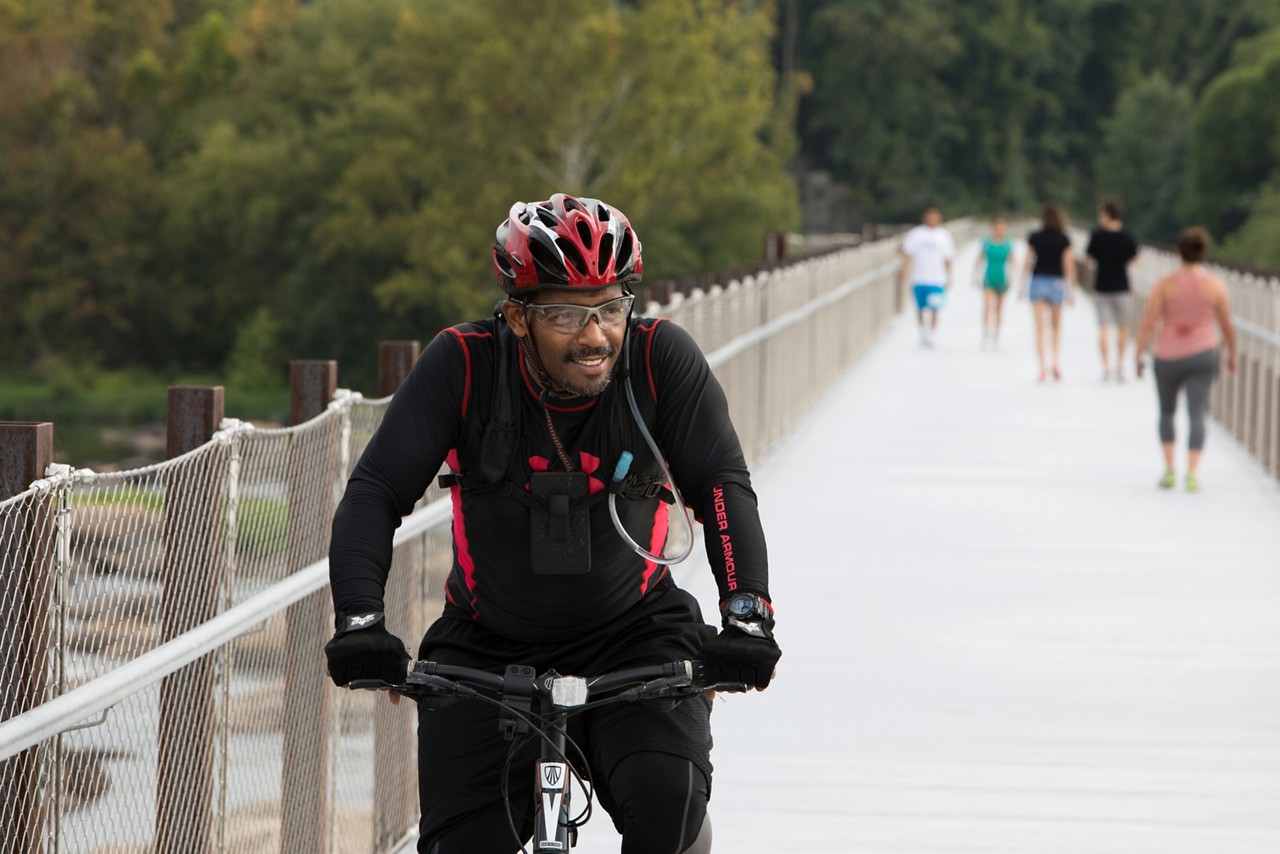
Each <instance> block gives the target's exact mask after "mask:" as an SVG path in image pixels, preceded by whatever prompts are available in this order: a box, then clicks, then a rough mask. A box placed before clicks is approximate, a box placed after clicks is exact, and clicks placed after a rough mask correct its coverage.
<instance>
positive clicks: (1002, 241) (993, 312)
mask: <svg viewBox="0 0 1280 854" xmlns="http://www.w3.org/2000/svg"><path fill="white" fill-rule="evenodd" d="M1007 228H1008V223H1006V222H1005V219H1004V217H1002V216H998V217H996V218H995V219H994V220H992V221H991V236H990V237H987V238H984V239H983V241H982V251H981V252H980V253H979V255H978V266H981V265H983V264H984V263H985V264H986V270H985V271H984V272H983V274H982V346H983V347H986V346H988V345H990V346H992V347H994V346H996V344H998V343H999V341H1000V325H1001V323H1002V322H1003V314H1004V295H1005V292H1006V291H1008V290H1009V280H1010V276H1009V265H1010V264H1011V263H1012V261H1013V242H1012V241H1011V240H1009V238H1008V237H1007V235H1006V233H1005V232H1006V229H1007ZM974 273H977V269H976V268H975V269H974Z"/></svg>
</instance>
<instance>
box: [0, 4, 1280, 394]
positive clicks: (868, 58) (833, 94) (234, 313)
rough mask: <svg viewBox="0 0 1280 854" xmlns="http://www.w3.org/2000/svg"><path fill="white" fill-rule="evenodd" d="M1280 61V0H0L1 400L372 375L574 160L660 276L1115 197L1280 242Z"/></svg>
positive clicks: (1140, 221) (462, 313) (480, 275)
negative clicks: (933, 213)
mask: <svg viewBox="0 0 1280 854" xmlns="http://www.w3.org/2000/svg"><path fill="white" fill-rule="evenodd" d="M1277 91H1280V3H1276V2H1274V0H1232V2H1225V0H966V2H963V3H953V2H943V0H810V2H801V0H781V2H776V3H770V2H757V0H634V2H622V0H614V1H613V2H609V0H556V2H554V3H530V2H528V0H313V2H303V0H0V164H2V167H0V168H2V172H0V341H3V342H4V346H3V348H0V371H3V373H4V375H5V377H6V378H7V379H6V380H5V381H3V382H0V417H9V418H15V417H18V418H22V417H25V418H31V417H44V418H48V417H58V416H60V415H61V412H60V411H50V410H51V409H53V410H57V406H58V404H57V401H58V400H61V399H70V398H74V397H76V395H77V394H80V393H81V392H84V393H86V394H88V395H90V396H91V397H96V401H95V404H94V405H96V406H99V407H101V406H102V405H104V401H109V400H112V399H124V398H127V397H128V392H129V391H130V390H131V389H136V388H140V387H145V386H146V385H147V382H148V381H150V380H155V381H156V382H160V383H172V382H177V381H184V380H191V379H194V378H201V377H204V378H210V379H212V380H216V381H218V382H222V383H225V384H226V385H227V387H228V395H229V396H232V395H234V394H235V393H237V392H243V393H245V394H249V393H253V392H263V393H277V392H278V390H279V389H280V388H281V387H282V385H283V380H284V366H285V363H286V360H287V359H288V358H336V359H339V360H341V362H342V365H343V376H342V383H343V384H344V385H351V386H352V387H355V388H368V387H370V386H371V384H372V383H371V375H372V372H373V369H374V365H373V362H374V358H375V355H376V342H377V341H378V340H381V339H387V338H406V337H407V338H418V339H426V338H429V337H431V335H433V334H434V333H435V331H437V330H438V329H440V328H441V327H443V326H445V325H447V324H450V323H453V322H456V321H458V320H460V319H464V318H468V317H473V316H476V315H478V314H482V313H484V312H486V311H487V309H488V308H489V307H490V306H491V305H492V303H493V301H494V299H495V298H496V296H497V291H496V289H495V287H494V286H493V284H492V280H491V278H490V273H489V266H488V260H487V257H488V249H489V246H490V243H491V240H492V234H493V229H494V227H495V226H496V225H497V223H498V221H499V220H500V219H502V218H503V217H504V216H505V213H506V210H507V208H508V206H509V205H510V204H511V203H512V202H513V201H515V200H517V199H526V200H530V199H535V198H545V197H546V196H547V195H549V194H550V193H552V192H556V191H568V192H573V193H577V194H581V195H589V196H595V197H599V198H603V199H605V200H607V201H609V202H611V203H613V204H616V205H617V206H619V207H620V208H621V209H622V210H624V211H625V212H627V213H628V215H629V216H630V217H631V219H632V221H633V222H634V223H635V225H636V227H637V230H638V232H639V234H640V235H641V237H642V239H643V240H644V246H645V259H646V267H647V272H648V274H649V275H650V276H655V277H662V276H670V275H677V274H689V273H696V272H700V271H708V270H714V269H723V268H727V267H730V266H733V265H737V264H742V263H747V262H754V261H756V260H758V259H759V257H760V254H761V251H762V246H763V235H764V234H765V233H767V232H769V231H774V230H789V231H795V230H800V229H802V228H803V229H806V230H810V231H833V230H851V229H857V228H859V227H860V226H861V225H862V223H863V222H866V221H874V222H903V221H913V220H915V219H916V218H917V216H918V213H919V209H920V207H921V205H922V204H924V203H925V202H926V201H932V202H938V203H940V204H942V205H944V206H945V210H946V211H947V213H948V214H949V215H960V214H965V213H974V214H985V213H991V212H995V211H1001V212H1005V213H1015V214H1016V213H1027V212H1032V211H1034V209H1035V208H1036V207H1037V205H1038V204H1039V203H1040V202H1041V201H1043V200H1046V199H1050V198H1053V199H1057V200H1060V201H1063V202H1065V203H1066V204H1067V205H1068V207H1069V208H1070V209H1071V210H1072V211H1073V213H1074V214H1075V216H1076V217H1077V219H1078V220H1080V221H1082V222H1084V223H1085V224H1087V223H1088V222H1089V221H1091V218H1092V210H1093V206H1094V203H1095V202H1096V200H1097V198H1098V197H1099V196H1101V195H1117V196H1119V197H1121V198H1122V199H1123V200H1124V201H1125V203H1126V205H1127V206H1128V209H1129V212H1130V213H1129V217H1128V224H1129V225H1130V227H1131V228H1133V229H1134V230H1135V231H1136V232H1137V233H1138V234H1139V235H1140V236H1141V237H1143V238H1144V239H1147V240H1151V241H1155V242H1162V243H1167V242H1170V241H1171V240H1172V239H1173V237H1174V235H1175V234H1176V231H1177V229H1178V227H1179V226H1181V225H1182V224H1185V223H1188V222H1193V221H1194V222H1200V223H1203V224H1205V225H1207V226H1209V227H1210V228H1211V230H1212V231H1213V232H1214V234H1215V235H1216V237H1217V238H1218V239H1219V241H1220V245H1219V246H1218V247H1217V249H1216V252H1215V254H1216V255H1217V256H1218V257H1230V258H1233V259H1235V260H1238V261H1241V262H1245V263H1250V264H1254V265H1258V266H1271V267H1280V133H1278V132H1277V130H1280V128H1278V127H1277V126H1278V125H1280V98H1277V97H1276V95H1275V93H1276V92H1277ZM815 175H823V176H830V179H831V183H830V184H829V187H830V188H834V189H833V190H832V191H831V192H834V197H835V199H836V203H835V204H832V205H826V206H821V205H817V204H814V203H811V202H812V201H813V200H812V199H811V198H810V197H811V196H812V195H813V192H812V187H813V186H815V185H814V183H813V180H812V179H813V176H815ZM828 195H831V193H830V192H829V193H828ZM802 211H803V213H802ZM24 389H25V391H24ZM24 407H26V408H28V409H29V408H31V407H39V408H42V409H41V411H24Z"/></svg>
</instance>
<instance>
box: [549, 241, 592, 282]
mask: <svg viewBox="0 0 1280 854" xmlns="http://www.w3.org/2000/svg"><path fill="white" fill-rule="evenodd" d="M556 246H559V247H560V251H561V252H562V253H563V254H564V260H565V263H566V264H572V265H573V269H575V270H577V271H578V274H579V275H581V276H586V275H588V273H587V261H586V259H585V258H583V257H582V253H581V252H579V251H578V247H576V246H574V245H573V244H572V243H570V242H569V241H568V240H565V239H564V238H563V237H557V238H556Z"/></svg>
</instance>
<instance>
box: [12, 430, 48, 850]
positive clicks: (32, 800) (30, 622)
mask: <svg viewBox="0 0 1280 854" xmlns="http://www.w3.org/2000/svg"><path fill="white" fill-rule="evenodd" d="M52 462H53V424H51V423H49V422H47V421H45V422H13V421H0V501H3V500H5V499H7V498H12V497H13V496H15V495H18V494H20V493H22V492H25V491H26V489H27V487H28V486H30V485H31V482H32V481H34V480H38V479H40V478H42V477H44V476H45V471H46V470H47V469H48V468H49V464H50V463H52ZM53 548H54V513H53V507H52V505H51V504H49V502H47V501H34V502H32V503H31V506H30V508H29V509H28V510H27V512H25V513H22V514H14V515H13V516H11V517H8V518H6V519H4V520H0V619H3V620H4V622H5V625H7V626H8V627H9V628H8V629H7V630H6V631H4V632H0V720H4V719H6V718H9V717H12V716H14V715H17V714H21V713H22V712H25V711H30V710H31V709H33V708H35V707H36V706H38V705H40V704H41V703H43V702H45V700H47V699H48V696H47V695H48V691H47V685H48V660H49V645H50V642H51V638H50V626H49V599H50V596H51V593H52V585H51V584H50V583H49V575H50V571H51V568H52V565H53ZM39 760H40V757H39V748H38V747H32V748H29V749H28V750H24V751H23V752H21V753H19V754H17V755H16V756H11V757H9V758H8V759H6V760H4V761H2V762H0V792H3V793H4V794H3V796H0V851H21V852H24V854H28V852H29V854H41V852H42V851H44V819H45V805H44V798H42V797H41V790H40V789H41V787H40V778H41V774H40V761H39Z"/></svg>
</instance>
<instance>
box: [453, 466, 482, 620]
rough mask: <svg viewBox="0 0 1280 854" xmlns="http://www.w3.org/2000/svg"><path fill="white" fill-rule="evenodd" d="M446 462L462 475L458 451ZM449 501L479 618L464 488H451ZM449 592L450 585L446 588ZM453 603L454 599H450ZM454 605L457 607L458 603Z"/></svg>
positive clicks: (474, 612)
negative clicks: (451, 505)
mask: <svg viewBox="0 0 1280 854" xmlns="http://www.w3.org/2000/svg"><path fill="white" fill-rule="evenodd" d="M445 462H446V463H448V465H449V470H450V471H451V472H453V473H454V474H461V466H460V465H459V463H458V449H457V448H453V449H451V450H450V451H449V453H448V454H447V455H446V456H445ZM449 499H450V501H451V502H452V504H453V543H454V548H455V551H456V552H457V554H458V566H460V567H461V568H462V578H463V581H465V582H466V585H467V593H468V594H469V595H470V599H471V601H470V605H471V614H472V616H479V610H478V609H477V608H476V602H477V601H478V599H477V597H476V562H475V559H474V558H472V556H471V544H470V542H469V541H468V540H467V519H466V516H464V515H463V513H462V487H460V486H458V484H456V483H455V484H454V485H453V486H451V487H449ZM445 589H446V590H448V585H446V586H445ZM449 598H450V601H452V599H453V597H449ZM453 604H455V605H457V604H458V603H457V602H454V603H453Z"/></svg>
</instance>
